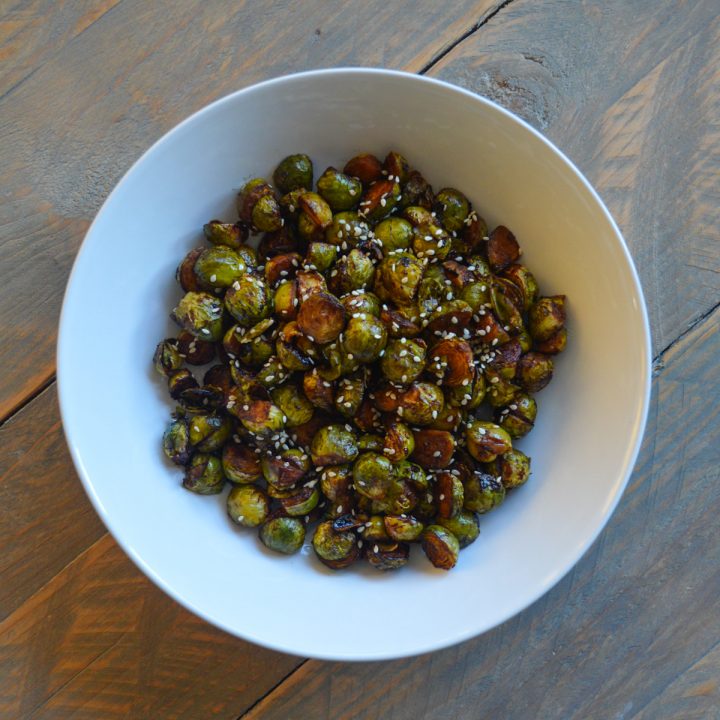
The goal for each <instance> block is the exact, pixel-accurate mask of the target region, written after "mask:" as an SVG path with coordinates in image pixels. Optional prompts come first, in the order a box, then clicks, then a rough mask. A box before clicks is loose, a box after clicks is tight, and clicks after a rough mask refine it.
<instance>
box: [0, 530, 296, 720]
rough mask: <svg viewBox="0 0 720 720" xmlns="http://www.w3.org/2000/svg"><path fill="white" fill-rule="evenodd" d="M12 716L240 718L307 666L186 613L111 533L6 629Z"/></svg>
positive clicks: (4, 674)
mask: <svg viewBox="0 0 720 720" xmlns="http://www.w3.org/2000/svg"><path fill="white" fill-rule="evenodd" d="M0 638H2V641H1V642H0V716H1V717H3V718H23V719H28V720H29V719H31V718H32V719H36V718H68V717H72V718H76V719H82V718H87V719H88V720H97V718H103V719H104V720H112V719H113V718H159V717H162V718H205V717H210V716H212V717H218V718H235V717H237V714H238V712H242V711H243V710H244V709H246V708H248V707H249V706H250V705H252V703H253V702H254V701H255V699H256V698H257V697H258V696H260V695H262V694H263V693H264V692H266V691H267V690H269V689H270V688H272V687H273V685H275V684H276V683H277V682H278V681H279V680H281V679H282V678H283V677H284V676H285V675H287V673H288V672H290V671H291V670H292V669H293V668H295V667H296V666H297V665H298V664H299V663H300V662H301V660H300V659H298V658H293V657H290V656H289V655H280V654H279V653H276V652H272V651H269V650H263V649H261V648H258V647H256V646H254V645H250V644H249V643H245V642H242V641H241V640H238V639H236V638H234V637H231V636H229V635H227V634H225V633H223V632H221V631H219V630H216V629H215V628H213V627H212V626H210V625H208V624H207V623H206V622H204V621H203V620H200V619H198V618H197V617H195V616H194V615H191V614H190V613H188V612H186V611H185V610H184V609H182V608H181V607H180V606H179V605H177V604H176V603H175V602H174V601H172V600H170V598H168V597H167V596H166V595H165V594H164V593H162V592H161V591H160V590H158V589H157V588H156V587H155V586H154V585H152V583H150V581H149V580H147V579H146V578H145V577H144V576H143V575H142V574H141V573H140V572H139V571H138V570H137V569H136V568H135V567H134V566H133V565H132V563H131V562H130V560H129V559H128V558H127V557H126V556H125V555H124V554H123V553H122V551H121V550H120V548H119V547H118V546H117V545H116V544H115V542H114V541H113V540H112V538H110V536H108V535H105V536H104V537H103V538H101V539H100V540H99V541H98V542H97V543H95V544H94V545H93V546H91V547H90V548H89V549H88V550H87V551H86V552H85V553H83V554H82V555H80V556H79V557H78V558H77V559H76V560H75V561H74V562H73V563H72V564H71V565H70V566H68V567H67V568H66V569H65V570H64V571H63V572H62V573H61V574H60V575H58V576H57V577H55V578H54V579H53V580H52V581H51V582H50V583H49V584H48V585H47V586H46V587H44V588H43V589H42V590H41V591H40V592H38V593H37V594H36V595H35V596H33V598H32V599H31V600H29V601H28V602H26V603H25V604H24V605H23V606H22V607H21V608H20V609H19V610H18V611H16V612H15V613H14V614H13V615H11V616H10V617H8V618H7V619H6V620H5V621H4V622H2V623H0Z"/></svg>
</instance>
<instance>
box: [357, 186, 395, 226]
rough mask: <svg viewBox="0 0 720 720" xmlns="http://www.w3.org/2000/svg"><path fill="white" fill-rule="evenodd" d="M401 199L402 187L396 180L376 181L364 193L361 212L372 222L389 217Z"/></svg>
mask: <svg viewBox="0 0 720 720" xmlns="http://www.w3.org/2000/svg"><path fill="white" fill-rule="evenodd" d="M399 197H400V185H399V184H398V183H397V182H395V181H394V180H390V179H387V180H376V181H375V182H374V183H372V184H371V185H370V186H369V187H368V188H367V190H366V191H365V192H364V193H363V196H362V200H361V201H360V212H361V213H362V214H363V216H364V217H365V218H366V219H367V220H370V221H371V222H378V221H379V220H382V219H383V218H385V217H387V216H388V215H389V214H390V213H391V212H392V211H393V209H394V208H395V206H396V205H397V203H398V198H399Z"/></svg>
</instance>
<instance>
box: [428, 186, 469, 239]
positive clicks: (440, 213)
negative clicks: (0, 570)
mask: <svg viewBox="0 0 720 720" xmlns="http://www.w3.org/2000/svg"><path fill="white" fill-rule="evenodd" d="M434 209H435V213H436V214H437V217H438V219H439V220H440V222H441V223H442V224H443V226H444V227H445V229H446V230H447V231H448V232H457V231H459V230H462V229H463V227H465V221H466V220H467V217H468V214H469V213H470V203H469V202H468V199H467V198H466V197H465V196H464V195H463V194H462V193H461V192H460V191H459V190H456V189H455V188H443V189H442V190H440V191H439V192H438V194H437V195H436V196H435V205H434Z"/></svg>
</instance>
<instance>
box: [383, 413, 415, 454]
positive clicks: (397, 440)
mask: <svg viewBox="0 0 720 720" xmlns="http://www.w3.org/2000/svg"><path fill="white" fill-rule="evenodd" d="M414 449H415V436H414V435H413V433H412V430H411V429H410V428H409V427H408V426H407V425H405V423H399V422H392V423H390V425H389V426H388V428H387V432H386V433H385V441H384V444H383V454H384V455H385V456H386V457H387V458H388V460H390V461H391V462H393V463H397V462H400V461H401V460H407V458H408V457H410V455H412V452H413V450H414Z"/></svg>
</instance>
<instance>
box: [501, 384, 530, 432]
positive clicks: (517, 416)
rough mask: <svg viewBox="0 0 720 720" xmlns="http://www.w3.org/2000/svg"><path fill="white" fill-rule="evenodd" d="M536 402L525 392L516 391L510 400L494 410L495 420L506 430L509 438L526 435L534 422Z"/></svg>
mask: <svg viewBox="0 0 720 720" xmlns="http://www.w3.org/2000/svg"><path fill="white" fill-rule="evenodd" d="M536 416H537V403H536V402H535V399H534V398H533V397H531V396H530V395H526V394H525V393H516V394H515V396H514V397H513V398H512V402H511V403H510V404H509V405H506V406H505V407H501V408H498V409H497V410H496V411H495V422H496V423H497V424H498V425H500V427H502V428H503V429H504V430H506V431H507V433H508V435H510V437H511V438H521V437H524V436H525V435H527V434H528V433H529V432H530V431H531V430H532V429H533V426H534V424H535V418H536Z"/></svg>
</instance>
